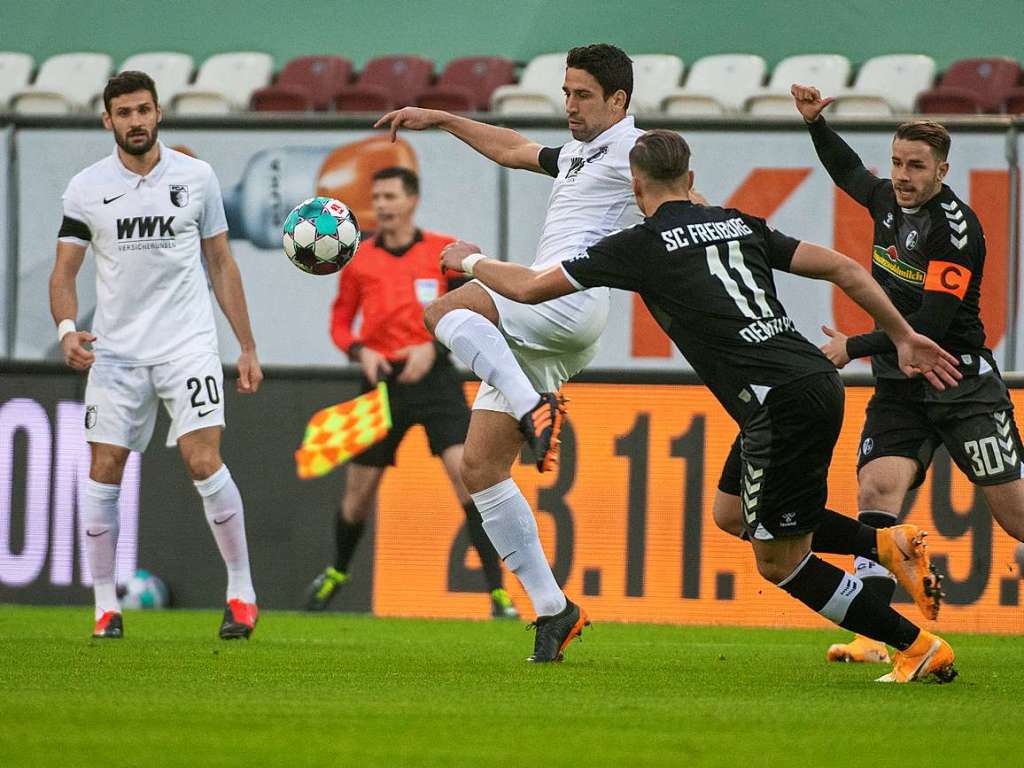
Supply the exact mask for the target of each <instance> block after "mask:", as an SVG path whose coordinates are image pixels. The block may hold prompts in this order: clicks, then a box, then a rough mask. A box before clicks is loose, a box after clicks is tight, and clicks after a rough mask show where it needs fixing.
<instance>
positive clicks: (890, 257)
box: [871, 245, 925, 285]
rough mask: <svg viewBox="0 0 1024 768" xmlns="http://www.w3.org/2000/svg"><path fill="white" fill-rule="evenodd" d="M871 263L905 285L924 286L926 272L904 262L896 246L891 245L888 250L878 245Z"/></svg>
mask: <svg viewBox="0 0 1024 768" xmlns="http://www.w3.org/2000/svg"><path fill="white" fill-rule="evenodd" d="M871 261H872V262H873V263H874V264H875V265H876V266H878V267H881V268H882V269H884V270H885V271H886V272H888V273H889V274H890V275H892V276H893V277H896V278H899V279H900V280H902V281H903V282H905V283H910V284H911V285H924V277H925V274H924V270H923V269H919V268H918V267H915V266H914V265H913V264H908V263H907V262H905V261H903V260H902V259H901V258H900V255H899V252H898V251H897V250H896V246H894V245H890V246H889V247H888V248H883V247H882V246H880V245H876V246H875V247H874V252H873V253H872V255H871Z"/></svg>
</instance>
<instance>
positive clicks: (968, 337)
mask: <svg viewBox="0 0 1024 768" xmlns="http://www.w3.org/2000/svg"><path fill="white" fill-rule="evenodd" d="M793 97H794V100H795V102H796V107H797V109H798V110H799V112H800V114H801V115H802V116H803V118H804V120H806V121H807V124H808V130H809V131H810V134H811V138H812V140H813V142H814V148H815V150H816V151H817V153H818V157H819V158H820V159H821V162H822V164H823V165H824V166H825V168H826V170H827V171H828V173H829V175H830V176H831V177H832V179H833V181H835V183H836V184H837V185H838V186H839V187H840V188H841V189H842V190H843V191H844V192H846V193H847V194H849V195H850V196H851V197H852V198H853V199H854V200H856V201H857V202H858V203H860V204H861V205H863V206H864V207H865V208H867V210H868V212H869V213H870V214H871V218H872V220H873V221H874V248H873V253H872V268H871V272H872V275H873V276H874V278H875V280H876V281H877V282H878V284H879V285H880V286H882V288H883V289H884V290H885V292H886V294H887V295H888V296H889V298H890V299H891V300H892V302H893V304H895V305H896V308H897V309H899V310H900V312H901V313H902V314H903V316H904V317H906V319H907V321H908V322H909V323H910V325H911V326H912V327H913V328H914V329H915V330H917V331H919V332H920V333H922V334H924V335H926V336H929V337H930V338H932V339H934V340H935V341H937V342H938V343H939V344H940V345H941V346H942V347H943V348H945V349H946V350H948V351H950V352H952V353H954V354H955V355H956V356H957V357H958V358H960V370H961V371H962V372H963V374H964V378H963V381H961V382H960V386H959V387H957V388H956V389H950V390H947V391H945V392H937V391H934V390H932V389H930V388H929V387H926V386H923V385H922V382H921V381H919V380H912V379H910V380H908V379H907V378H906V377H905V376H904V375H903V374H902V373H901V371H900V370H899V368H898V367H897V366H896V356H895V354H894V353H893V348H892V344H891V343H890V342H889V341H888V339H886V338H885V336H884V334H881V333H879V332H877V331H876V332H874V333H868V334H864V335H861V336H853V337H850V338H847V337H845V336H843V335H842V334H839V333H836V332H831V333H830V335H831V336H832V339H831V340H830V342H829V343H828V344H827V345H826V346H825V347H824V348H823V349H824V351H825V353H826V354H827V355H828V356H829V358H830V359H831V360H832V362H834V363H835V364H836V365H837V366H838V367H840V368H842V367H843V366H844V365H845V364H846V363H847V362H849V361H850V360H851V359H853V358H858V357H868V356H870V357H871V365H872V369H873V371H874V373H875V376H876V379H877V380H876V384H875V394H874V395H873V397H872V398H871V402H870V403H869V404H868V409H867V418H866V420H865V423H864V431H863V434H862V435H861V442H860V452H859V458H858V463H857V465H858V466H857V468H858V476H857V477H858V486H859V492H858V505H857V506H858V509H859V510H860V519H861V520H862V521H863V522H866V523H868V524H869V525H874V526H878V527H883V526H889V525H893V524H894V523H895V522H896V520H897V516H898V514H899V512H900V510H901V509H902V507H903V502H904V499H905V497H906V495H907V493H908V491H910V490H911V489H913V488H916V487H917V486H919V485H920V484H921V483H922V482H923V481H924V478H925V473H926V472H927V470H928V466H929V464H930V463H931V459H932V455H933V454H934V452H935V450H936V449H937V448H938V447H939V446H940V445H945V446H946V448H947V450H948V451H949V454H950V456H951V457H952V458H953V460H954V461H955V462H956V465H957V466H958V467H959V468H960V470H961V471H962V472H963V473H964V474H965V475H967V477H968V478H969V479H970V480H971V482H972V483H974V484H975V485H977V486H978V487H979V488H980V489H981V491H982V493H983V494H984V496H985V500H986V501H987V502H988V506H989V508H990V509H991V510H992V514H993V516H994V517H995V519H996V521H997V522H998V523H999V525H1000V526H1002V528H1003V529H1004V530H1005V531H1006V532H1007V533H1009V534H1010V535H1011V536H1013V537H1014V538H1015V539H1017V540H1018V541H1019V540H1021V539H1024V481H1022V480H1021V474H1022V469H1024V465H1022V463H1021V462H1022V459H1024V448H1022V446H1021V440H1020V436H1019V434H1018V432H1017V426H1016V424H1015V423H1014V418H1013V404H1012V403H1011V401H1010V397H1009V393H1008V392H1007V389H1006V385H1005V384H1004V383H1003V380H1002V377H1001V376H1000V374H999V369H998V367H997V366H996V363H995V360H993V358H992V353H991V352H990V351H989V349H988V348H987V346H986V339H985V328H984V326H983V325H982V322H981V317H980V316H979V310H980V306H979V305H980V301H981V284H982V272H983V270H984V267H985V236H984V234H983V233H982V230H981V225H980V224H979V222H978V218H977V216H975V214H974V211H972V210H971V209H970V207H969V206H968V205H967V204H966V203H965V202H964V201H963V200H961V199H960V198H959V197H957V195H956V194H955V193H954V192H953V190H951V189H950V188H949V187H948V186H946V185H945V184H943V179H944V177H945V175H946V173H947V171H948V169H949V164H948V163H947V162H946V158H947V155H948V154H949V148H950V137H949V134H948V133H947V132H946V129H945V128H944V127H943V126H941V125H939V124H938V123H935V122H931V121H915V122H910V123H904V124H902V125H900V126H899V127H898V128H897V129H896V134H895V136H894V137H893V143H892V167H891V176H892V178H891V179H879V178H876V177H875V176H873V175H871V173H869V172H868V170H867V169H866V168H865V167H864V164H863V163H862V162H861V160H860V158H859V157H858V156H857V154H856V153H855V152H854V151H853V150H852V149H851V148H850V147H849V146H847V144H846V142H844V141H843V140H842V139H841V138H840V137H839V136H838V135H837V134H836V133H835V132H834V131H833V130H832V129H831V128H830V127H829V126H828V124H827V123H826V122H825V120H824V118H823V117H821V111H822V109H824V108H825V107H826V106H827V105H828V104H829V103H830V102H831V99H827V98H826V99H823V98H822V97H821V94H820V93H819V92H818V90H817V89H815V88H812V87H806V86H800V85H794V86H793ZM996 288H997V289H998V290H1002V288H1001V287H999V286H996ZM1020 551H1021V548H1020V546H1018V552H1020ZM857 572H858V573H859V574H861V575H862V577H864V579H865V584H866V585H867V586H868V587H869V588H872V589H876V590H878V591H879V593H880V594H882V595H883V596H884V597H885V598H886V599H891V597H892V594H893V581H892V579H891V578H890V577H889V574H887V573H886V572H885V570H883V569H881V568H879V566H878V564H877V563H873V562H871V561H870V560H860V561H858V562H857ZM828 656H829V658H830V659H831V660H833V661H874V660H885V658H886V656H887V652H886V649H885V648H884V647H882V646H879V645H877V644H874V643H870V642H867V641H865V640H864V639H863V638H855V639H854V640H853V641H852V642H850V643H843V644H837V645H834V646H832V648H830V649H829V654H828Z"/></svg>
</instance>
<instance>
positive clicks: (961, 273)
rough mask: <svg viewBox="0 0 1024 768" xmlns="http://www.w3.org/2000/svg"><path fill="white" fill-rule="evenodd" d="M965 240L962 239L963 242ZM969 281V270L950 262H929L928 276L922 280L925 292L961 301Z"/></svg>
mask: <svg viewBox="0 0 1024 768" xmlns="http://www.w3.org/2000/svg"><path fill="white" fill-rule="evenodd" d="M966 241H967V238H966V237H965V238H964V242H966ZM970 281H971V270H969V269H968V268H967V267H965V266H963V265H962V264H954V263H952V262H950V261H931V262H929V263H928V275H927V277H925V280H924V289H925V290H926V291H938V292H940V293H950V294H952V295H954V296H956V297H957V298H958V299H961V300H962V299H963V297H964V294H965V293H967V285H968V284H969V283H970Z"/></svg>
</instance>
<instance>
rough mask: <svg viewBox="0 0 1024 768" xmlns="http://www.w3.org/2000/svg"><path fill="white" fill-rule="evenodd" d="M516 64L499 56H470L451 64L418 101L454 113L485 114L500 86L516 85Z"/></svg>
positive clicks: (422, 105) (432, 107)
mask: <svg viewBox="0 0 1024 768" xmlns="http://www.w3.org/2000/svg"><path fill="white" fill-rule="evenodd" d="M515 70H516V65H515V63H514V62H512V61H509V60H508V59H502V58H498V57H497V56H467V57H466V58H462V59H453V60H452V61H450V62H448V65H447V66H446V67H445V68H444V72H442V73H441V77H440V78H439V79H438V81H437V85H435V86H434V87H433V88H428V89H427V90H426V91H425V92H424V93H423V95H422V96H420V97H419V99H417V101H416V105H417V106H420V107H427V108H428V109H446V110H449V111H453V112H483V111H485V110H487V108H488V106H489V105H490V102H491V94H492V93H494V90H495V88H497V87H498V86H501V85H509V84H511V83H514V82H515V79H516V71H515Z"/></svg>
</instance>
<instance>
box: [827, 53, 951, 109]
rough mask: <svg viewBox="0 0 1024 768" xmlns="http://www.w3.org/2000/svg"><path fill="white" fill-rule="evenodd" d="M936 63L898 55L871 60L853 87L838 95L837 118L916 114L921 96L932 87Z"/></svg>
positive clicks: (861, 71)
mask: <svg viewBox="0 0 1024 768" xmlns="http://www.w3.org/2000/svg"><path fill="white" fill-rule="evenodd" d="M934 78H935V60H934V59H933V58H931V57H930V56H921V55H918V54H913V53H908V54H894V55H891V56H876V57H874V58H873V59H868V60H867V61H865V62H864V64H863V66H861V68H860V71H859V72H858V73H857V79H856V80H855V81H854V83H853V86H852V87H850V88H848V89H846V90H844V91H842V92H840V93H838V94H835V101H834V102H833V104H832V107H831V109H832V112H833V113H834V114H836V115H880V116H884V115H892V114H906V113H909V112H913V111H914V103H915V101H916V100H917V96H918V94H919V93H921V92H922V91H924V90H925V89H927V88H929V87H931V84H932V81H933V80H934Z"/></svg>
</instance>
